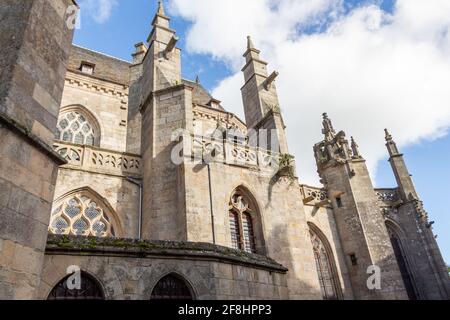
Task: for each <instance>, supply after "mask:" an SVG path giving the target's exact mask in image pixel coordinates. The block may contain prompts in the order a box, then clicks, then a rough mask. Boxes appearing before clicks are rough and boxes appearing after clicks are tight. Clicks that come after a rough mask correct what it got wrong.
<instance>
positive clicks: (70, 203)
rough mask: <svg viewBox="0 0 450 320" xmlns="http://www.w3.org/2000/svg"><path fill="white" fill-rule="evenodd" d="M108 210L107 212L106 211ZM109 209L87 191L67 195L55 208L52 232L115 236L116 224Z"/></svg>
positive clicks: (50, 229)
mask: <svg viewBox="0 0 450 320" xmlns="http://www.w3.org/2000/svg"><path fill="white" fill-rule="evenodd" d="M105 210H106V212H105ZM110 219H111V218H110V216H109V215H108V212H107V209H106V208H105V207H104V206H102V205H100V204H99V203H98V202H97V201H96V200H95V199H92V197H90V196H89V194H87V193H86V192H81V193H78V194H75V195H71V196H70V197H67V198H66V199H65V200H64V201H62V202H60V204H59V205H58V206H56V208H55V209H54V210H53V212H52V216H51V220H50V226H49V231H50V233H52V234H61V235H77V236H94V237H114V236H115V231H114V226H113V224H112V222H111V220H110Z"/></svg>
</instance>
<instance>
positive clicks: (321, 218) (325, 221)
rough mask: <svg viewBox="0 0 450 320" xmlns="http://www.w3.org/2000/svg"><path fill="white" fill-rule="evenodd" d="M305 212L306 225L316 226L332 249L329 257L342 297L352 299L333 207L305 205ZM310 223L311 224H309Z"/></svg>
mask: <svg viewBox="0 0 450 320" xmlns="http://www.w3.org/2000/svg"><path fill="white" fill-rule="evenodd" d="M305 214H306V220H307V223H308V226H309V227H310V228H311V227H316V228H317V229H319V230H320V231H321V232H322V234H323V235H324V236H325V237H326V240H327V241H328V244H329V245H330V247H331V249H332V256H331V255H330V258H331V259H334V264H335V266H336V271H337V277H338V278H339V279H338V280H339V285H340V289H341V291H342V297H340V298H343V299H346V300H350V299H353V298H354V296H353V290H352V286H351V282H350V278H349V276H348V270H347V265H346V263H345V258H346V256H345V255H344V254H343V251H342V247H341V242H340V239H339V233H338V231H337V227H336V222H335V220H334V214H333V209H332V208H330V207H316V206H314V205H305ZM311 224H312V226H311Z"/></svg>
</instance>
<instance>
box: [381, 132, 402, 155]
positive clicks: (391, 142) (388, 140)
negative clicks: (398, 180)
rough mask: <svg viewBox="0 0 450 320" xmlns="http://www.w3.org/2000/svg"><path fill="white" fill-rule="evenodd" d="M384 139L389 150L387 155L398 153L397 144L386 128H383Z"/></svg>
mask: <svg viewBox="0 0 450 320" xmlns="http://www.w3.org/2000/svg"><path fill="white" fill-rule="evenodd" d="M384 134H385V139H386V147H387V149H388V151H389V155H390V156H391V157H392V156H396V155H400V152H399V151H398V148H397V144H396V143H395V141H394V139H393V138H392V135H391V134H390V133H389V131H388V129H384Z"/></svg>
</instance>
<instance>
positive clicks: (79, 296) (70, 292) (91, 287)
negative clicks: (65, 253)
mask: <svg viewBox="0 0 450 320" xmlns="http://www.w3.org/2000/svg"><path fill="white" fill-rule="evenodd" d="M69 277H70V275H68V276H67V277H65V278H64V279H62V280H61V281H60V282H58V284H57V285H56V286H55V287H54V288H53V289H52V291H51V292H50V294H49V295H48V298H47V300H104V299H105V295H104V293H103V290H102V287H101V286H100V284H99V283H98V281H97V280H95V279H94V278H93V277H92V276H90V275H89V274H87V273H86V272H81V288H80V289H69V288H68V287H67V280H68V278H69Z"/></svg>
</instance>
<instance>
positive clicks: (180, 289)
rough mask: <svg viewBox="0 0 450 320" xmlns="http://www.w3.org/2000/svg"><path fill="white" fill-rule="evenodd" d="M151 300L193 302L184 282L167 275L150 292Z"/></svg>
mask: <svg viewBox="0 0 450 320" xmlns="http://www.w3.org/2000/svg"><path fill="white" fill-rule="evenodd" d="M151 299H152V300H193V296H192V293H191V290H190V289H189V286H188V285H187V284H186V282H185V281H184V280H182V279H180V278H179V277H177V276H174V275H168V276H165V277H164V278H162V279H161V280H159V281H158V283H157V284H156V286H155V287H154V288H153V291H152V297H151Z"/></svg>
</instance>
